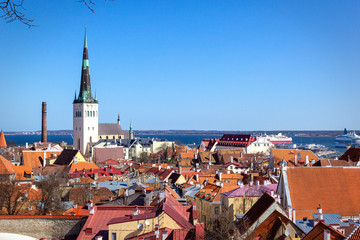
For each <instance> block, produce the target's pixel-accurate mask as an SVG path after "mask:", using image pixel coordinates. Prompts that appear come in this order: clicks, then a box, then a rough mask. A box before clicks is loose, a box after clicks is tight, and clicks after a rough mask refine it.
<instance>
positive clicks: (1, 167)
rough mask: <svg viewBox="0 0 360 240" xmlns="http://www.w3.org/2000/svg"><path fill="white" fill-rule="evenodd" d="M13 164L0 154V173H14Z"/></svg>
mask: <svg viewBox="0 0 360 240" xmlns="http://www.w3.org/2000/svg"><path fill="white" fill-rule="evenodd" d="M14 167H15V166H14V164H12V163H11V162H9V161H8V160H6V159H5V158H4V157H3V156H1V155H0V174H1V175H2V174H4V175H11V174H14V173H15V170H14Z"/></svg>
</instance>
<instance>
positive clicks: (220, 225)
mask: <svg viewBox="0 0 360 240" xmlns="http://www.w3.org/2000/svg"><path fill="white" fill-rule="evenodd" d="M237 236H238V231H237V230H236V228H235V225H234V224H233V223H232V222H231V221H229V220H228V219H227V218H226V217H223V216H221V215H219V216H217V217H215V218H214V219H213V220H212V224H207V225H206V226H205V239H206V240H215V239H234V238H236V237H237Z"/></svg>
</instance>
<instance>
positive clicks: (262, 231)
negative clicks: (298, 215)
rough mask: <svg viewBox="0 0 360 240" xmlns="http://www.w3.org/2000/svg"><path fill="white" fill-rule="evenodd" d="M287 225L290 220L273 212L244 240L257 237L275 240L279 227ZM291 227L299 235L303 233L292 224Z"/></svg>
mask: <svg viewBox="0 0 360 240" xmlns="http://www.w3.org/2000/svg"><path fill="white" fill-rule="evenodd" d="M288 223H291V221H290V219H289V218H287V217H286V216H285V215H283V214H281V213H280V212H278V211H277V210H275V211H274V212H272V213H271V214H270V216H268V217H267V218H266V219H265V220H264V221H263V222H262V223H261V224H260V225H259V226H257V227H256V228H255V229H254V231H253V232H252V233H251V234H250V235H249V236H248V237H247V238H246V239H249V240H250V239H255V237H257V236H260V237H264V236H265V238H266V239H275V235H274V234H276V233H277V232H278V230H279V227H282V226H283V225H285V226H286V225H287V224H288ZM293 226H294V227H295V228H297V230H298V231H299V232H300V233H304V232H303V231H302V230H301V229H300V228H298V227H297V226H296V225H295V224H293Z"/></svg>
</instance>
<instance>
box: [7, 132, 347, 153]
mask: <svg viewBox="0 0 360 240" xmlns="http://www.w3.org/2000/svg"><path fill="white" fill-rule="evenodd" d="M136 136H137V137H142V138H158V139H167V140H170V141H175V142H176V143H177V144H186V145H190V146H191V145H194V146H197V145H199V144H200V142H201V140H202V139H204V138H210V139H211V138H220V137H221V136H222V135H221V134H220V135H206V134H176V135H136ZM47 137H48V142H57V143H60V142H61V141H64V142H66V143H67V144H68V145H72V144H73V139H72V136H71V135H48V136H47ZM290 137H292V139H293V143H294V144H296V145H297V146H299V145H305V144H321V145H324V146H326V147H328V148H329V149H331V150H336V151H338V152H340V153H343V152H345V150H346V149H345V148H336V147H335V138H334V137H299V136H290ZM5 138H6V140H8V141H11V142H13V143H15V144H16V145H25V144H26V143H29V144H32V143H34V142H38V141H40V139H41V135H5Z"/></svg>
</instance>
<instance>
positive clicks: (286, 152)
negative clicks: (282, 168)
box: [271, 148, 319, 166]
mask: <svg viewBox="0 0 360 240" xmlns="http://www.w3.org/2000/svg"><path fill="white" fill-rule="evenodd" d="M271 154H272V158H273V159H274V163H275V166H279V165H280V162H281V161H282V160H283V159H285V161H286V162H287V163H288V166H295V156H297V162H298V165H300V166H304V165H305V160H306V156H308V158H309V163H311V160H315V161H317V160H319V158H318V157H317V156H316V155H315V154H314V153H313V152H312V151H310V150H298V149H276V148H273V149H271Z"/></svg>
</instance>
